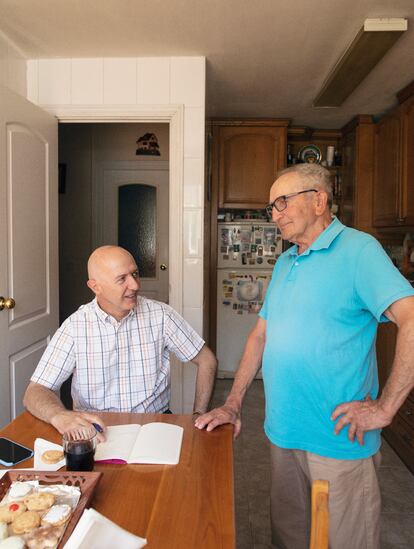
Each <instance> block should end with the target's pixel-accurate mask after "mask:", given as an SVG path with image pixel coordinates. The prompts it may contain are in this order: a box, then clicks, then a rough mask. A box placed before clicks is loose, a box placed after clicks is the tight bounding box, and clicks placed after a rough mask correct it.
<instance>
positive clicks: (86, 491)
mask: <svg viewBox="0 0 414 549" xmlns="http://www.w3.org/2000/svg"><path fill="white" fill-rule="evenodd" d="M101 476H102V473H98V472H94V471H90V472H69V471H62V472H59V471H58V472H50V471H19V470H17V469H16V470H15V471H8V472H7V473H6V474H5V475H3V477H2V478H1V479H0V501H1V500H2V499H3V498H4V496H5V495H6V493H7V491H8V489H9V488H10V485H11V484H12V482H16V481H27V480H37V481H39V484H41V485H42V486H47V485H49V484H64V485H66V486H77V487H78V488H79V489H80V491H81V497H80V499H79V501H78V504H77V506H76V508H75V510H74V511H73V513H72V515H71V517H70V520H69V522H68V523H67V525H66V528H65V531H64V533H63V536H62V538H61V539H60V541H59V544H58V546H57V549H63V547H64V545H65V543H66V542H67V541H68V539H69V537H70V535H71V534H72V532H73V530H74V528H75V526H76V524H77V522H78V520H79V519H80V517H81V515H82V513H83V511H84V509H85V507H86V506H87V505H88V503H89V502H90V501H91V499H92V496H93V492H94V490H95V488H96V486H97V484H98V482H99V481H100V480H101Z"/></svg>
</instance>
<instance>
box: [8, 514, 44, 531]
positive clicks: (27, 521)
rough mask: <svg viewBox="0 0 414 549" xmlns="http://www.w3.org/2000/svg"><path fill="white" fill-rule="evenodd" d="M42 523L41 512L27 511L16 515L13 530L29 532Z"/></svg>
mask: <svg viewBox="0 0 414 549" xmlns="http://www.w3.org/2000/svg"><path fill="white" fill-rule="evenodd" d="M39 524H40V517H39V513H36V511H26V512H25V513H23V514H22V515H20V516H18V517H16V518H15V519H14V521H13V522H12V530H13V532H14V533H15V534H27V533H28V532H31V531H32V530H33V529H34V528H37V527H38V526H39Z"/></svg>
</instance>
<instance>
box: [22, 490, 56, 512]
mask: <svg viewBox="0 0 414 549" xmlns="http://www.w3.org/2000/svg"><path fill="white" fill-rule="evenodd" d="M55 500H56V498H55V496H54V494H52V493H50V492H37V493H35V494H30V496H27V497H26V498H24V500H23V501H24V504H25V505H26V506H27V508H28V509H29V511H46V509H49V507H51V506H52V505H53V504H54V503H55Z"/></svg>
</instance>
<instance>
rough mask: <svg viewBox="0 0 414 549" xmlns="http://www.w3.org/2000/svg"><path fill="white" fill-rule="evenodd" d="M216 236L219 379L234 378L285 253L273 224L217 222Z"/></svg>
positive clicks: (278, 233) (260, 222)
mask: <svg viewBox="0 0 414 549" xmlns="http://www.w3.org/2000/svg"><path fill="white" fill-rule="evenodd" d="M217 235H218V237H217V240H218V242H217V338H216V354H217V358H218V361H219V369H218V377H222V378H227V377H228V378H231V377H234V374H235V372H236V370H237V368H238V365H239V362H240V358H241V356H242V353H243V349H244V346H245V343H246V340H247V336H248V334H249V332H250V331H251V329H252V328H253V326H254V325H255V323H256V320H257V313H258V312H259V311H260V309H261V307H262V305H263V301H264V297H265V295H266V290H267V287H268V285H269V282H270V278H271V276H272V270H273V267H274V265H275V263H276V261H277V259H278V257H279V255H280V254H281V253H282V237H281V235H280V232H279V230H278V229H277V227H276V226H275V225H274V223H271V222H266V221H256V220H243V221H237V222H234V221H233V222H223V223H218V232H217ZM258 377H260V375H259V376H258Z"/></svg>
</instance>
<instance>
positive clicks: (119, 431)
mask: <svg viewBox="0 0 414 549" xmlns="http://www.w3.org/2000/svg"><path fill="white" fill-rule="evenodd" d="M183 432H184V429H183V428H182V427H179V426H178V425H171V424H169V423H157V422H154V423H146V424H145V425H137V424H129V425H115V426H112V427H108V429H107V432H106V441H105V442H101V443H100V444H98V446H97V448H96V453H95V461H106V462H111V463H161V464H167V465H176V464H177V463H178V462H179V460H180V451H181V442H182V439H183Z"/></svg>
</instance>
